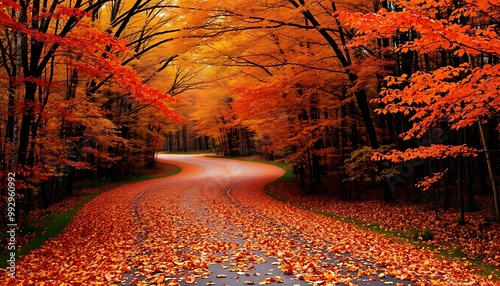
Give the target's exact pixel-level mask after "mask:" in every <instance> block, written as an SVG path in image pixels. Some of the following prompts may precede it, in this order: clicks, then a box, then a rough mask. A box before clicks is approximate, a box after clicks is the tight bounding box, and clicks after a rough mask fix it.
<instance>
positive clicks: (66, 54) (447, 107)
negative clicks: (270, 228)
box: [0, 0, 500, 225]
mask: <svg viewBox="0 0 500 286" xmlns="http://www.w3.org/2000/svg"><path fill="white" fill-rule="evenodd" d="M201 2H203V3H200V1H168V0H135V1H134V0H121V1H107V0H103V1H82V0H76V1H73V0H72V1H39V0H32V1H31V0H28V1H24V0H21V1H17V0H7V1H2V2H0V26H1V30H0V37H1V38H0V52H1V58H0V82H1V85H0V90H1V91H0V109H1V110H0V182H1V183H0V184H1V185H2V186H6V184H7V179H6V178H7V173H8V172H16V174H17V176H18V178H17V181H18V182H19V183H21V184H20V185H18V190H19V191H18V194H17V196H18V202H19V206H20V207H19V209H18V210H17V211H18V212H22V213H27V212H29V211H30V210H33V209H39V208H46V207H48V206H49V205H50V204H52V203H54V202H57V201H59V200H61V199H63V198H65V197H67V196H69V195H71V193H72V191H73V186H74V183H75V182H76V181H78V180H92V179H97V178H102V177H105V178H109V179H120V178H125V177H127V176H128V175H130V173H131V172H134V170H135V169H136V168H137V166H138V165H139V164H138V162H141V164H140V165H144V166H148V167H154V165H155V154H156V152H157V151H158V150H164V151H168V152H187V151H201V152H217V153H219V154H223V155H228V156H247V155H261V156H262V157H265V158H266V159H269V160H280V161H286V162H288V163H289V164H290V166H292V167H293V171H294V174H295V175H296V178H297V184H299V185H300V186H301V188H302V189H303V192H304V193H307V194H318V193H328V194H332V195H333V196H335V197H337V198H339V199H342V200H364V199H373V198H377V199H383V200H385V201H387V202H411V203H422V204H430V205H432V207H433V208H434V210H435V211H436V215H437V210H438V209H443V208H444V209H447V208H456V209H459V210H460V211H461V215H460V217H458V218H457V219H458V220H459V221H460V222H461V223H465V222H466V219H465V216H464V213H465V212H472V211H476V210H478V209H479V208H481V207H483V208H484V207H487V208H490V209H491V210H490V211H491V219H492V220H500V193H499V191H498V186H497V180H498V179H499V174H500V173H499V171H498V170H499V167H500V166H499V164H500V161H499V160H500V153H499V151H500V142H499V140H498V139H499V136H498V135H499V134H498V131H499V118H498V114H499V109H500V97H499V82H500V80H499V78H498V77H499V75H500V64H499V62H498V59H499V56H500V44H499V41H500V36H499V35H498V33H499V30H498V29H499V27H498V24H499V23H498V21H499V20H500V2H499V1H496V0H489V1H487V0H460V1H458V0H429V1H426V0H396V1H376V0H357V1H329V0H318V1H309V0H285V1H284V0H270V1H244V0H232V1H229V0H228V1H201ZM6 197H7V188H6V187H2V188H1V191H0V199H1V200H0V206H2V205H3V204H4V203H5V201H6ZM485 198H486V199H485ZM484 201H486V202H488V201H489V202H492V203H491V204H487V205H483V204H481V203H480V202H484ZM3 208H4V207H3V206H2V209H3ZM0 222H1V223H2V225H4V224H5V222H6V217H5V216H3V215H2V216H1V221H0Z"/></svg>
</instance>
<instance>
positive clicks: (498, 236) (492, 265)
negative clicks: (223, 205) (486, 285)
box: [267, 181, 500, 275]
mask: <svg viewBox="0 0 500 286" xmlns="http://www.w3.org/2000/svg"><path fill="white" fill-rule="evenodd" d="M267 192H268V194H269V195H271V196H272V197H274V198H275V199H278V200H281V201H284V202H287V203H289V204H291V205H294V206H296V207H299V208H301V209H306V210H309V211H312V212H315V213H318V214H322V215H326V216H330V217H335V218H336V219H340V220H343V221H346V222H351V223H354V224H356V225H358V226H361V227H363V228H366V229H371V230H374V231H378V232H380V233H384V234H388V235H393V236H396V237H401V238H405V239H406V240H407V241H409V242H410V243H413V244H415V245H421V246H430V247H431V248H432V249H436V250H438V251H442V253H443V254H445V255H446V256H449V257H452V258H453V257H456V258H462V259H468V260H469V261H471V262H472V263H477V264H478V265H479V264H483V265H484V266H485V267H484V269H485V271H495V270H496V271H495V272H496V274H497V275H498V274H500V272H499V271H500V223H499V222H495V221H494V220H493V214H492V209H493V208H492V204H491V200H490V201H488V199H484V200H483V201H481V202H480V203H479V204H480V205H481V206H482V208H481V209H480V210H478V211H475V212H466V213H465V223H459V217H460V212H459V210H457V209H453V208H449V209H446V210H444V209H439V210H438V214H437V215H438V218H436V212H435V208H434V206H433V205H432V203H431V204H413V203H403V202H395V203H386V202H384V201H383V200H377V199H372V200H352V201H342V200H338V199H336V198H335V195H334V194H331V193H327V194H313V195H310V194H309V195H308V194H304V192H303V191H302V190H301V188H300V187H299V186H298V184H297V183H296V182H291V181H282V182H277V183H274V184H272V185H270V186H269V188H268V190H267Z"/></svg>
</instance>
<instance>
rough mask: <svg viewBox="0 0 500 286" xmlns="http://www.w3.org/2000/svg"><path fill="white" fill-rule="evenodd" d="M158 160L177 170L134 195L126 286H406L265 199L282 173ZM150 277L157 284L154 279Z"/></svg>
mask: <svg viewBox="0 0 500 286" xmlns="http://www.w3.org/2000/svg"><path fill="white" fill-rule="evenodd" d="M159 159H160V160H161V161H166V162H168V163H170V164H174V165H177V166H180V167H181V168H182V170H183V171H182V172H181V173H180V174H179V175H176V176H173V177H170V178H167V179H164V180H161V183H158V184H157V185H155V186H154V187H150V188H147V189H146V190H144V191H143V192H141V193H140V194H139V195H138V196H136V199H135V201H134V212H135V216H136V222H137V223H138V224H139V225H140V228H139V235H138V237H139V244H140V248H141V249H140V252H141V253H140V254H138V255H136V257H135V260H134V262H135V263H134V265H140V266H139V267H136V268H135V273H136V274H138V275H136V276H137V277H134V275H133V273H134V271H132V272H131V273H130V274H128V275H126V276H127V278H128V279H127V282H125V283H124V284H125V285H129V284H130V283H135V282H137V281H141V280H144V278H145V276H144V274H145V273H148V272H150V273H151V274H153V273H156V274H158V273H169V274H171V275H173V276H172V277H174V278H175V279H178V280H173V281H172V280H171V281H170V282H169V283H172V284H175V283H177V282H179V283H180V285H187V284H188V283H189V282H192V280H194V279H196V280H197V283H198V284H205V283H207V285H210V284H212V283H214V284H213V285H244V284H250V285H253V284H259V283H260V284H264V283H274V282H284V283H285V285H309V284H313V283H316V284H321V282H325V283H326V281H328V280H331V281H335V282H345V283H349V282H356V283H357V284H359V285H363V284H364V285H387V283H391V282H393V283H394V284H396V283H398V282H400V283H403V282H404V283H405V285H408V284H411V282H409V281H399V280H397V279H395V278H393V277H388V276H386V275H385V274H384V272H383V271H382V270H381V269H380V267H377V266H376V263H375V262H374V261H373V260H370V259H369V258H367V259H355V258H353V257H352V256H351V255H349V254H348V253H346V252H345V250H343V249H342V248H343V247H342V246H341V245H340V246H334V245H333V244H332V241H331V239H329V238H328V237H326V236H321V237H317V234H318V231H319V232H321V229H324V228H325V225H324V224H323V223H324V221H322V220H317V218H319V216H317V215H313V216H311V213H308V212H304V211H301V210H299V209H296V208H293V207H290V206H288V205H285V204H282V203H279V202H276V201H275V200H272V199H270V198H269V197H267V196H266V195H265V194H264V193H263V189H264V186H265V185H266V184H268V183H270V182H272V181H274V180H276V179H277V178H279V177H280V176H281V175H282V174H283V170H280V169H279V168H276V167H274V166H271V165H265V164H258V163H252V162H245V161H236V160H228V159H214V158H207V157H203V156H199V155H198V156H197V155H161V156H160V158H159ZM172 247H173V248H175V249H172ZM165 248H167V250H166V251H165ZM339 249H341V250H342V252H338V251H336V250H339ZM168 262H170V263H168ZM141 266H142V267H141ZM148 267H150V268H151V269H148ZM379 275H380V278H379ZM168 276H169V275H168ZM150 278H151V279H152V281H153V283H155V282H157V281H156V280H155V279H160V280H162V281H163V277H162V276H159V275H156V276H153V275H150ZM151 279H150V280H151ZM146 280H147V279H146ZM132 281H133V282H132ZM176 281H177V282H176Z"/></svg>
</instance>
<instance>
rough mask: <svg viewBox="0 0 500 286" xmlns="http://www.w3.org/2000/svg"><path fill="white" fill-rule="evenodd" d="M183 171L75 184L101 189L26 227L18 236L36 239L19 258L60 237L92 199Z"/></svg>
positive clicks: (3, 260) (3, 257)
mask: <svg viewBox="0 0 500 286" xmlns="http://www.w3.org/2000/svg"><path fill="white" fill-rule="evenodd" d="M181 171H182V169H181V168H180V167H178V166H174V168H173V169H172V170H171V171H170V172H168V173H165V174H158V175H148V174H144V173H138V174H136V175H133V176H131V177H129V178H127V179H125V180H123V181H109V180H103V179H97V180H93V181H89V182H80V183H78V184H75V189H76V190H82V189H88V188H100V190H99V191H98V192H96V193H92V194H86V195H75V196H80V197H79V198H78V200H79V203H77V204H76V205H75V207H73V208H71V209H69V210H66V211H59V212H54V213H51V214H49V215H47V216H45V217H44V218H43V221H42V222H40V224H39V226H34V225H26V226H25V227H24V228H23V231H21V232H19V233H18V235H19V236H25V235H28V234H30V233H34V237H33V239H31V240H30V241H29V242H28V243H27V244H26V245H25V246H23V247H21V249H20V250H18V252H17V257H20V256H23V255H26V254H28V253H29V252H30V251H32V250H35V249H37V248H39V247H41V246H42V245H43V244H44V243H45V241H47V240H48V239H50V238H52V237H56V236H57V235H59V233H61V232H62V230H63V229H64V228H66V226H67V225H68V224H69V223H70V222H71V220H72V219H73V217H74V216H75V215H76V213H77V212H78V211H79V210H80V209H81V208H82V207H83V206H84V205H85V204H86V203H88V202H90V201H91V200H92V199H94V198H95V197H97V196H98V195H100V194H101V193H103V192H105V191H108V190H111V189H113V188H116V187H119V186H121V185H124V184H129V183H133V182H138V181H145V180H151V179H157V178H163V177H168V176H173V175H175V174H178V173H180V172H181ZM9 255H10V254H9V252H5V253H2V254H0V268H6V267H7V266H8V264H7V259H9V257H10V256H9Z"/></svg>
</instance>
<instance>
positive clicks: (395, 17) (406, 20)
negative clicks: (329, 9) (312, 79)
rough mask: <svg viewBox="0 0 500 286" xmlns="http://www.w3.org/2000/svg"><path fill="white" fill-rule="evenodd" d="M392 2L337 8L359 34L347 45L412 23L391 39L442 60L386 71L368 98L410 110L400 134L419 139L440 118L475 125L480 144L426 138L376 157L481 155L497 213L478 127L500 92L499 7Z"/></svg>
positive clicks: (491, 117) (390, 108) (387, 109)
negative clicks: (365, 8)
mask: <svg viewBox="0 0 500 286" xmlns="http://www.w3.org/2000/svg"><path fill="white" fill-rule="evenodd" d="M397 5H398V7H399V8H400V9H399V11H398V12H396V11H392V12H389V11H387V10H381V11H379V12H378V13H372V14H353V13H341V14H340V17H341V18H342V19H343V20H344V21H346V22H348V23H350V25H351V27H352V28H354V29H356V31H357V34H358V35H359V36H358V37H357V38H356V39H354V41H353V42H352V43H351V46H356V45H359V44H363V43H366V42H368V41H372V40H375V39H377V38H381V37H387V36H389V35H394V34H396V33H399V32H407V31H409V30H412V31H414V32H415V34H416V35H418V36H417V37H416V38H414V39H413V40H411V41H408V42H406V43H403V44H401V45H399V46H397V47H396V49H397V50H398V51H401V52H406V51H414V52H416V53H418V55H419V56H420V58H423V59H424V60H425V61H429V58H430V57H432V56H435V55H436V54H439V55H441V62H440V64H439V65H438V66H436V67H435V68H432V69H428V70H421V71H418V72H416V73H414V74H412V75H406V74H403V75H402V76H400V77H389V78H387V83H388V88H386V89H383V90H382V92H381V98H380V99H377V100H376V101H375V102H377V103H381V104H383V105H384V108H382V109H380V110H379V112H381V113H402V114H404V115H407V116H410V120H411V122H412V123H413V125H412V126H411V128H409V130H407V131H406V132H404V133H403V134H402V135H401V136H402V137H403V138H404V139H405V140H410V139H412V138H422V137H423V136H425V135H426V134H427V133H428V132H429V131H430V130H432V129H433V128H440V127H441V126H443V124H444V125H445V126H447V127H449V128H450V129H452V130H463V129H465V128H467V127H475V129H476V130H477V131H478V132H479V134H478V135H480V138H481V141H482V145H483V150H482V151H479V150H476V149H475V148H474V147H476V146H469V145H468V144H467V143H465V144H463V145H462V144H459V145H458V146H457V145H455V146H445V145H431V146H428V147H424V146H421V147H419V148H410V149H408V150H406V151H404V152H397V151H393V152H391V153H389V154H387V155H385V156H381V157H378V156H377V158H387V159H391V158H392V159H395V156H396V157H398V158H400V159H403V160H411V159H414V158H420V157H425V158H446V157H459V156H460V157H466V156H476V155H477V154H482V155H484V157H485V160H486V162H487V166H488V170H489V173H490V182H491V186H492V189H493V196H494V206H495V212H496V218H497V219H500V198H499V194H498V190H497V189H496V184H495V176H494V166H493V164H492V160H491V158H490V157H491V155H490V152H489V150H488V148H489V147H488V145H489V141H488V139H487V135H486V134H485V133H486V132H485V129H486V128H485V127H484V124H485V123H490V124H496V123H495V122H496V119H497V114H498V111H499V110H498V108H497V107H498V106H499V105H498V101H499V100H500V98H499V97H498V93H497V92H496V89H497V86H498V82H499V77H498V75H499V73H498V71H499V65H498V60H497V59H498V56H499V50H498V47H497V45H496V44H495V43H496V42H497V41H499V38H498V29H497V27H496V25H495V23H496V20H495V19H497V18H498V13H499V11H498V7H497V6H496V5H495V4H494V3H492V2H490V1H461V2H457V1H445V0H442V1H419V3H418V5H417V4H416V3H413V1H400V2H398V4H397ZM494 133H495V134H491V135H490V136H496V130H495V131H494ZM462 143H463V142H462ZM432 178H434V176H432V177H428V178H427V179H428V180H431V181H433V180H432ZM434 181H436V180H434ZM424 185H425V184H424Z"/></svg>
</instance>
